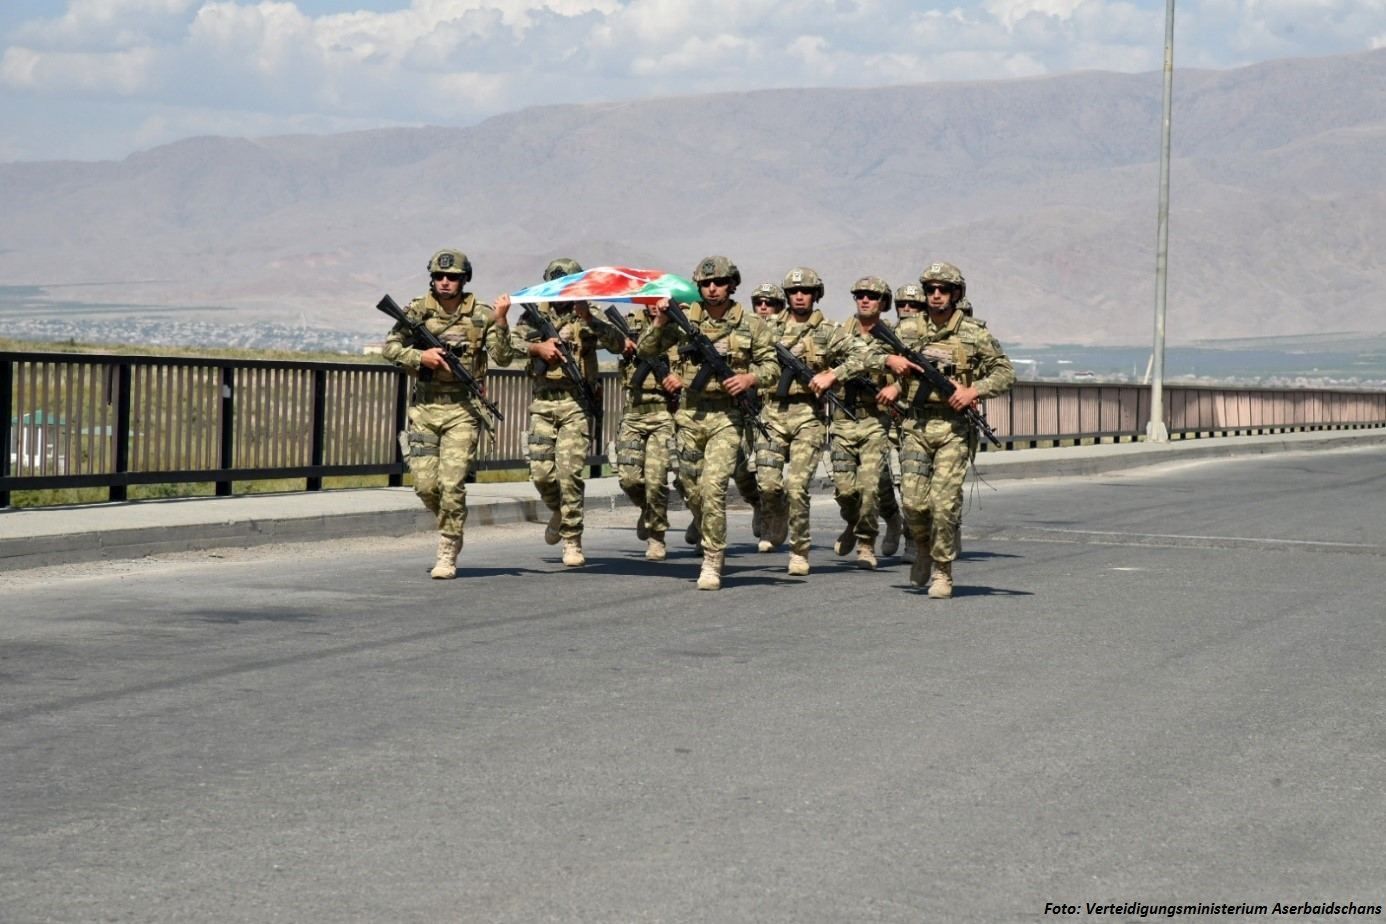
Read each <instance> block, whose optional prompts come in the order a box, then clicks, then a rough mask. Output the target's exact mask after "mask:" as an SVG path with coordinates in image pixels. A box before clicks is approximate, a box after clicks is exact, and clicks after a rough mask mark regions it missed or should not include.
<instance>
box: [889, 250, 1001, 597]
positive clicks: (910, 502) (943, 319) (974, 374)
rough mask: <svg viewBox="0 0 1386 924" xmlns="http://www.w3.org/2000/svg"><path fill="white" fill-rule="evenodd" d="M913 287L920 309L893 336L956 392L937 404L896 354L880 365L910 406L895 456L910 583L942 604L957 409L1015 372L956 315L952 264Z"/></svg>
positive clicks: (962, 426)
mask: <svg viewBox="0 0 1386 924" xmlns="http://www.w3.org/2000/svg"><path fill="white" fill-rule="evenodd" d="M919 282H920V285H921V286H922V287H923V290H924V295H925V305H926V311H925V313H924V314H921V315H917V316H915V317H911V318H904V319H902V320H901V321H900V325H899V327H897V328H896V333H897V334H898V336H899V337H900V340H901V341H903V342H904V344H905V345H906V346H907V347H910V348H912V349H915V350H918V351H919V352H921V353H923V354H924V355H925V356H926V357H928V358H929V359H930V360H932V361H933V362H934V363H935V364H936V365H937V366H938V368H939V370H940V371H942V372H943V373H944V374H945V375H947V376H948V377H949V378H950V379H951V380H952V381H953V382H954V384H955V385H956V386H957V389H956V390H955V391H954V392H953V394H952V395H950V396H949V397H948V399H947V400H944V398H943V397H942V396H941V395H939V393H938V392H937V391H936V390H934V389H933V388H932V386H931V385H930V384H929V382H928V381H927V380H926V379H923V378H922V377H920V376H919V375H918V372H919V371H921V370H919V368H918V367H917V366H914V365H913V364H912V363H910V362H909V361H908V360H906V359H904V357H901V356H887V357H886V359H885V363H886V366H887V367H888V368H889V369H890V370H891V371H892V372H894V373H896V374H897V375H899V376H901V377H902V382H903V390H904V392H905V395H906V403H908V404H909V405H910V406H911V408H912V409H913V410H912V412H911V414H910V416H909V418H908V419H907V420H906V421H905V425H904V429H903V436H902V446H901V454H900V455H901V463H900V467H901V485H900V486H901V494H902V496H903V500H904V508H905V518H906V521H907V523H908V526H909V530H910V533H911V534H912V535H913V536H914V541H915V558H914V562H913V564H912V565H911V566H910V582H911V583H913V584H915V585H916V586H919V587H923V586H926V585H927V586H928V588H929V596H930V597H933V598H936V599H943V598H947V597H951V596H952V595H953V561H954V560H955V559H956V558H957V555H958V533H959V530H960V527H961V525H962V493H963V479H964V477H965V476H966V474H967V466H968V463H969V462H970V461H971V458H972V452H973V445H974V444H973V436H974V434H972V433H971V431H970V428H969V425H968V423H967V419H966V418H965V417H964V416H963V414H962V412H963V411H964V410H966V409H967V408H968V407H970V406H971V405H973V404H974V403H975V402H977V401H978V400H980V399H983V398H991V397H994V396H996V395H1000V394H1004V393H1005V392H1006V391H1007V390H1008V389H1009V388H1010V387H1011V385H1012V384H1013V383H1014V382H1015V371H1014V370H1013V369H1012V367H1011V361H1010V360H1009V359H1007V358H1006V354H1005V353H1003V352H1002V351H1001V345H1000V344H999V343H997V342H996V338H995V337H993V336H992V335H991V333H990V332H989V331H988V330H987V329H986V328H984V327H982V326H981V325H979V324H977V323H975V322H974V321H972V320H970V319H968V318H967V317H966V316H965V315H964V314H963V313H962V312H961V311H960V310H958V300H959V299H960V298H961V293H962V290H963V288H962V287H963V276H962V273H961V272H960V271H959V270H958V268H957V267H956V266H954V265H953V264H951V263H931V264H929V265H928V266H927V267H925V269H924V272H923V273H922V274H921V275H920V277H919ZM920 389H925V395H924V400H923V401H922V402H920V403H916V401H915V399H916V397H918V392H919V390H920ZM901 391H902V385H901V384H893V385H889V386H887V387H886V388H885V389H883V390H882V394H883V396H884V397H885V398H887V399H889V400H896V399H898V398H899V397H900V393H901Z"/></svg>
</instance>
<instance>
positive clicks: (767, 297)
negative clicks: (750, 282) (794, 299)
mask: <svg viewBox="0 0 1386 924" xmlns="http://www.w3.org/2000/svg"><path fill="white" fill-rule="evenodd" d="M751 307H752V308H754V309H755V312H756V316H757V317H759V318H760V319H761V320H762V321H764V322H765V323H767V324H769V323H770V322H771V321H773V320H774V319H775V316H776V315H778V314H779V313H780V312H781V311H784V289H781V288H780V287H779V286H777V285H775V284H774V283H773V282H762V283H761V284H760V285H758V286H756V287H755V288H754V289H752V290H751Z"/></svg>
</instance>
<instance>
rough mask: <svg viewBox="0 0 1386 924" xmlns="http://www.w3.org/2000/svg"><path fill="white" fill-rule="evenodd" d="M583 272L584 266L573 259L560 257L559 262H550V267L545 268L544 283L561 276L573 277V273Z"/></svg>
mask: <svg viewBox="0 0 1386 924" xmlns="http://www.w3.org/2000/svg"><path fill="white" fill-rule="evenodd" d="M580 272H582V266H581V265H580V264H579V263H578V261H576V260H574V259H573V258H572V257H559V258H558V259H557V260H550V261H549V265H548V266H546V267H544V281H545V282H548V281H549V280H550V279H557V278H558V277H559V276H571V275H572V274H573V273H580Z"/></svg>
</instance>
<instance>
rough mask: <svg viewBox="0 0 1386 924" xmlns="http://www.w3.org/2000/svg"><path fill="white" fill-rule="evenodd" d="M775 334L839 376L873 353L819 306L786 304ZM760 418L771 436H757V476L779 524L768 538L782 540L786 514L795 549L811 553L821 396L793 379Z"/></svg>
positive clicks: (822, 430)
mask: <svg viewBox="0 0 1386 924" xmlns="http://www.w3.org/2000/svg"><path fill="white" fill-rule="evenodd" d="M770 336H771V341H772V343H773V342H776V341H777V342H779V343H782V344H784V345H785V346H786V347H788V348H789V350H790V352H792V353H794V354H795V355H796V356H798V357H799V358H800V359H802V360H803V361H804V363H805V364H806V365H807V366H808V367H809V368H810V369H812V370H813V371H814V372H815V373H818V372H822V371H824V370H826V369H832V370H833V372H834V373H836V375H837V377H838V379H839V380H840V381H841V380H846V379H848V378H850V377H851V376H853V375H856V374H857V373H858V372H860V371H861V370H862V369H863V368H864V364H865V362H866V359H867V356H868V355H869V351H868V349H867V348H866V346H865V344H863V343H862V342H861V341H859V340H856V339H855V338H851V337H848V336H847V335H846V334H844V333H843V332H842V331H841V329H840V328H838V326H837V325H836V324H833V323H832V322H831V321H828V320H827V319H826V318H824V317H823V313H822V312H821V311H819V310H818V309H816V308H815V309H814V310H813V312H812V313H811V314H810V315H809V316H808V318H807V319H806V320H804V321H796V320H795V319H794V316H793V314H792V313H791V312H790V311H789V310H785V311H784V312H782V313H781V314H780V315H779V316H778V317H776V318H775V321H774V323H772V324H771V325H770ZM761 419H762V420H763V421H765V424H766V427H767V428H768V429H769V431H770V437H769V439H767V438H766V437H765V436H763V435H760V436H758V437H757V440H756V481H757V483H758V484H759V485H760V495H761V503H762V505H763V506H764V509H765V513H766V520H767V522H770V523H773V524H775V528H774V529H773V530H771V532H772V533H773V534H772V535H771V536H770V537H769V539H768V542H769V544H770V545H772V546H773V545H775V544H778V542H779V541H783V538H784V537H783V536H782V535H781V534H780V532H781V529H782V524H785V523H786V520H787V525H788V538H789V543H790V552H791V554H792V555H796V556H801V557H806V556H807V555H808V552H809V547H810V544H811V543H810V537H809V486H810V482H811V481H812V479H813V473H814V471H815V470H816V469H817V468H818V459H819V457H820V456H821V455H822V453H823V445H824V443H825V442H826V441H827V435H828V425H827V421H826V419H825V417H824V415H823V410H822V399H821V398H819V397H818V396H817V395H815V394H814V393H813V392H812V391H811V390H810V389H809V388H808V386H807V385H805V384H803V383H801V382H797V381H791V382H790V383H789V388H788V392H787V394H786V395H785V396H784V397H779V396H778V394H767V395H766V400H765V407H764V409H763V410H762V411H761ZM877 464H879V462H878V463H877ZM786 468H787V469H788V472H787V473H786Z"/></svg>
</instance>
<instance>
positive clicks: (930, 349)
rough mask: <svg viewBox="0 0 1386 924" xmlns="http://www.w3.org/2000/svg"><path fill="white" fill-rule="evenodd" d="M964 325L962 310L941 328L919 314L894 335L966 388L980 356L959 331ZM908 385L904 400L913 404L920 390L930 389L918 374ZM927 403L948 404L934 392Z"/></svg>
mask: <svg viewBox="0 0 1386 924" xmlns="http://www.w3.org/2000/svg"><path fill="white" fill-rule="evenodd" d="M964 323H968V322H967V321H966V319H965V318H964V317H963V314H962V312H960V311H955V312H954V313H953V316H952V317H951V318H950V319H949V320H948V323H947V324H945V325H944V326H943V327H940V328H934V327H933V326H932V325H931V324H930V323H929V319H928V317H927V316H926V315H924V314H920V315H917V316H915V317H909V318H904V319H903V320H901V321H900V326H899V327H897V328H896V329H895V333H896V334H897V335H898V336H899V337H900V340H901V341H903V342H904V344H905V346H907V347H911V348H913V349H915V350H918V351H919V352H921V353H923V354H924V355H925V356H926V357H928V358H929V359H931V360H932V361H933V363H934V365H936V366H938V368H939V371H940V372H942V373H943V374H944V375H946V376H948V377H949V378H950V379H952V380H953V381H955V382H959V383H961V384H963V385H971V384H972V381H973V379H974V378H975V376H976V371H977V369H976V365H977V364H976V356H977V354H976V353H975V352H974V351H973V349H972V348H971V347H970V346H969V345H968V343H967V342H966V339H965V338H964V337H962V336H960V335H959V329H960V328H961V327H962V326H963V324H964ZM908 382H909V388H908V390H907V391H906V393H905V394H904V396H903V397H904V399H905V400H906V401H909V402H913V401H914V398H915V395H916V394H917V393H918V391H919V389H920V388H921V387H924V388H929V384H928V382H926V381H925V380H924V379H923V378H922V377H921V376H918V375H913V376H911V377H910V378H909V379H908ZM925 400H926V401H928V402H929V403H931V404H946V402H945V401H944V400H943V397H942V396H941V395H939V393H938V392H937V391H934V390H932V389H930V391H929V395H928V397H927V398H926V399H925Z"/></svg>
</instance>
